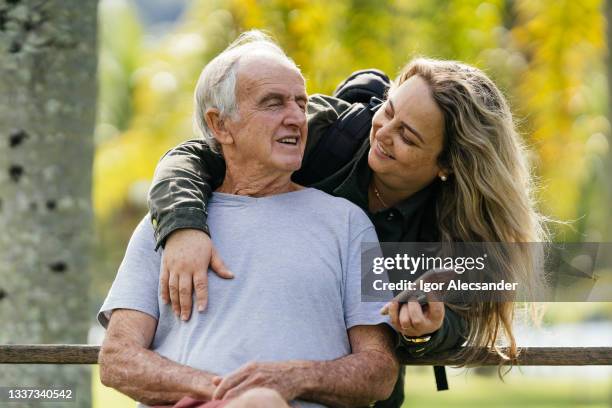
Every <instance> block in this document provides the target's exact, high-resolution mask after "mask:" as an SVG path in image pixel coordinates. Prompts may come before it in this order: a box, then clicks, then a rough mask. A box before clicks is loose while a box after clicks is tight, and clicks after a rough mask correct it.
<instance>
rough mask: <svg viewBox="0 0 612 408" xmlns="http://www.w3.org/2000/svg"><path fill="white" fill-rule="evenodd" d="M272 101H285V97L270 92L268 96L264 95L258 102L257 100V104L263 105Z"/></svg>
mask: <svg viewBox="0 0 612 408" xmlns="http://www.w3.org/2000/svg"><path fill="white" fill-rule="evenodd" d="M273 99H278V100H281V101H283V100H285V95H283V94H280V93H277V92H271V93H268V94H265V95H264V96H263V97H262V98H261V99H260V100H259V104H260V105H261V104H264V103H266V102H269V101H271V100H273Z"/></svg>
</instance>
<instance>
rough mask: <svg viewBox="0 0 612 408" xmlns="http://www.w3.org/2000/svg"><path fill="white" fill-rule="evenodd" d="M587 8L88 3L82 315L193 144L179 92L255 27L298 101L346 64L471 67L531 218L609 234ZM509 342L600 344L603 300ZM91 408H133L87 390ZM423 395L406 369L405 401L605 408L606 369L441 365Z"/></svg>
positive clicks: (557, 310)
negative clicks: (171, 162)
mask: <svg viewBox="0 0 612 408" xmlns="http://www.w3.org/2000/svg"><path fill="white" fill-rule="evenodd" d="M609 7H610V6H609V5H607V4H606V3H605V2H604V1H600V0H581V1H575V0H554V1H553V0H542V1H526V0H490V1H480V0H464V1H451V0H393V1H379V0H338V1H326V0H265V1H263V0H262V1H255V0H133V1H130V0H101V1H100V3H99V7H98V20H99V28H98V30H99V37H98V46H99V67H98V81H99V88H98V89H99V91H98V108H97V119H96V128H95V162H94V179H93V197H94V214H95V231H96V232H95V233H96V242H95V251H94V260H93V262H92V264H91V276H92V280H93V281H92V286H91V293H90V299H91V301H90V305H91V306H90V309H91V313H90V314H91V316H92V329H91V331H90V342H91V343H99V342H100V340H101V337H102V336H103V332H101V330H100V329H99V328H97V327H96V325H95V323H94V320H93V316H95V313H96V311H97V309H98V307H99V306H100V304H101V302H102V300H103V299H104V296H105V294H106V292H107V291H108V289H109V287H110V284H111V282H112V279H113V277H114V274H115V272H116V270H117V267H118V265H119V263H120V261H121V257H122V256H123V252H124V250H125V247H126V244H127V240H128V239H129V236H130V234H131V232H132V230H133V228H134V227H135V225H136V224H137V223H138V221H139V220H140V219H141V218H142V216H143V215H144V213H145V212H146V211H147V208H146V196H147V190H148V187H149V184H150V180H151V177H152V174H153V170H154V168H155V165H156V163H157V161H158V160H159V158H160V156H161V155H162V154H163V153H164V152H166V151H167V150H168V149H170V148H171V147H173V146H175V145H176V144H178V143H180V142H181V141H184V140H187V139H190V138H193V137H194V133H193V131H192V119H191V115H192V92H193V89H194V86H195V83H196V80H197V77H198V75H199V73H200V71H201V69H202V68H203V66H204V65H205V64H206V62H207V61H208V60H210V59H211V58H212V57H213V56H215V55H216V54H217V53H218V52H220V51H221V50H222V49H223V48H225V46H226V45H227V44H228V43H229V42H231V41H232V40H233V39H234V38H235V37H236V36H237V35H238V34H239V33H240V32H241V31H243V30H247V29H251V28H260V29H265V30H268V31H269V32H270V33H271V34H272V35H273V36H274V37H275V38H276V39H277V40H278V41H279V43H280V44H281V46H282V47H283V48H284V49H285V50H286V51H287V53H288V54H289V55H290V56H291V57H292V58H293V59H294V60H295V61H296V62H297V64H298V65H299V66H300V67H301V68H302V71H303V73H304V75H305V77H306V79H307V88H308V92H309V93H317V92H321V93H331V92H332V91H333V89H334V88H335V86H336V85H337V84H338V83H339V82H340V81H341V80H342V79H343V78H345V77H346V76H347V75H348V74H349V73H351V72H352V71H354V70H357V69H362V68H369V67H375V68H378V69H382V70H383V71H385V72H387V73H388V74H389V75H390V76H394V75H395V74H396V73H397V72H398V70H399V69H400V68H401V66H402V65H403V64H404V63H406V62H407V61H408V60H409V59H410V58H411V57H413V56H417V55H423V56H430V57H436V58H446V59H456V60H462V61H465V62H468V63H470V64H474V65H476V66H478V67H480V68H482V69H484V70H485V71H486V72H487V73H488V74H489V75H490V76H491V77H492V78H493V79H494V80H495V82H496V83H497V84H498V85H499V86H500V87H501V88H502V90H503V91H504V93H505V94H506V96H507V97H508V100H509V101H510V104H511V106H512V108H513V112H514V114H515V116H516V120H517V125H518V127H519V129H520V132H521V134H522V135H523V136H524V138H525V141H526V142H527V144H528V145H529V146H530V147H531V149H532V152H533V154H532V157H531V159H532V164H533V166H534V173H535V175H536V176H537V178H538V180H539V186H540V189H539V191H538V198H539V203H540V207H541V210H542V212H543V213H545V214H547V215H549V216H550V217H551V218H553V219H556V220H560V221H564V222H565V223H562V224H561V223H553V224H551V228H552V230H553V232H554V234H555V239H556V240H559V241H571V242H580V241H607V242H609V241H611V240H612V239H611V238H612V232H611V231H612V216H611V215H612V214H611V208H612V205H611V204H612V199H611V196H612V170H611V169H612V165H611V162H612V158H611V154H610V140H611V139H610V134H611V131H610V108H609V102H608V101H609V100H610V93H611V91H610V89H611V87H610V85H609V83H610V77H611V73H612V71H611V68H610V65H609V64H608V63H607V61H608V58H609V57H608V47H607V43H608V42H609V38H612V37H611V36H610V34H608V32H607V29H606V12H607V10H608V8H609ZM544 307H545V313H544V317H543V322H542V325H541V326H540V327H533V326H529V325H527V324H526V323H525V324H521V323H519V325H518V329H517V332H518V340H519V343H520V344H522V345H539V346H544V345H547V346H552V345H566V346H579V345H584V346H586V345H592V346H594V345H607V346H610V345H612V324H611V323H610V318H611V317H612V304H610V303H607V304H606V303H581V304H561V303H556V304H548V305H544ZM93 370H94V377H93V379H92V389H93V403H94V406H96V407H108V406H113V407H124V406H125V407H133V406H134V405H135V403H134V402H133V401H130V400H129V399H128V398H126V397H123V396H121V395H119V394H118V393H116V392H114V391H112V390H109V389H107V388H105V387H103V386H101V385H100V383H99V381H98V379H97V374H96V370H97V368H96V367H93ZM449 382H450V388H451V389H450V391H445V392H441V393H438V392H436V391H435V383H434V379H433V375H432V370H431V368H430V367H425V368H409V370H408V375H407V381H406V391H407V392H406V396H407V401H406V404H405V406H411V407H417V406H425V407H445V406H449V407H450V406H453V407H463V406H465V407H468V406H469V407H473V406H490V407H609V406H612V368H611V367H596V368H585V367H577V368H566V369H559V368H554V367H542V368H523V369H516V368H515V369H514V370H513V371H512V372H511V373H510V374H509V375H508V376H507V377H506V380H505V382H502V381H500V380H499V379H498V378H497V375H496V371H495V370H494V369H493V370H489V369H471V370H451V372H450V378H449Z"/></svg>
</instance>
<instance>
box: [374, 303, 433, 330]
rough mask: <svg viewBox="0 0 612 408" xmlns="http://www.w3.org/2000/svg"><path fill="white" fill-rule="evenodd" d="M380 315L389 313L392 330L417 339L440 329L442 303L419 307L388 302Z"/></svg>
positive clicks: (411, 304)
mask: <svg viewBox="0 0 612 408" xmlns="http://www.w3.org/2000/svg"><path fill="white" fill-rule="evenodd" d="M381 313H383V314H386V313H389V317H390V319H391V324H392V325H393V328H394V329H395V330H396V331H397V332H399V333H402V334H403V335H404V336H408V337H419V336H423V335H425V334H429V333H433V332H435V331H436V330H438V329H439V328H440V327H442V322H443V321H444V303H443V302H429V303H427V305H425V306H423V307H421V305H420V304H419V302H417V301H410V302H406V303H401V306H400V303H399V302H397V301H392V302H389V303H387V304H386V305H385V307H383V309H382V310H381Z"/></svg>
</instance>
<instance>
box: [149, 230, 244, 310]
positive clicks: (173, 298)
mask: <svg viewBox="0 0 612 408" xmlns="http://www.w3.org/2000/svg"><path fill="white" fill-rule="evenodd" d="M209 265H210V269H212V270H213V271H214V272H215V273H216V274H217V275H218V276H219V277H221V278H225V279H231V278H233V277H234V275H233V274H232V273H231V272H230V271H229V269H227V267H226V266H225V264H224V263H223V261H222V260H221V258H220V257H219V254H218V253H217V251H216V249H215V247H214V246H213V245H212V241H211V240H210V237H209V236H208V235H207V234H206V233H204V232H202V231H200V230H196V229H180V230H178V231H175V232H173V233H172V234H171V235H170V237H169V238H168V240H167V242H166V246H165V248H164V253H163V257H162V273H161V276H160V284H161V297H162V300H163V301H164V303H166V304H168V303H169V302H172V310H173V311H174V314H176V315H177V316H180V318H181V319H182V320H185V321H187V320H189V318H190V317H191V307H192V300H191V299H192V295H193V289H194V288H195V293H196V303H197V307H198V311H200V312H201V311H203V310H204V309H206V305H207V303H208V273H207V271H208V267H209Z"/></svg>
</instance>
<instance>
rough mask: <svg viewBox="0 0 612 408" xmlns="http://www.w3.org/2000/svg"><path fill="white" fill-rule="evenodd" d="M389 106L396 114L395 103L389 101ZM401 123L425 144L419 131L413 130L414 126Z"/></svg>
mask: <svg viewBox="0 0 612 408" xmlns="http://www.w3.org/2000/svg"><path fill="white" fill-rule="evenodd" d="M389 106H391V110H393V112H395V108H394V106H393V102H392V101H391V99H389ZM400 123H401V124H402V126H403V127H405V128H406V129H408V130H409V131H410V132H411V133H412V134H414V135H415V136H416V137H417V138H418V139H419V140H420V141H421V143H425V141H424V140H423V136H421V134H420V133H419V132H417V130H416V129H415V128H413V127H412V126H410V125H409V124H407V123H406V122H404V121H403V120H400Z"/></svg>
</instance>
